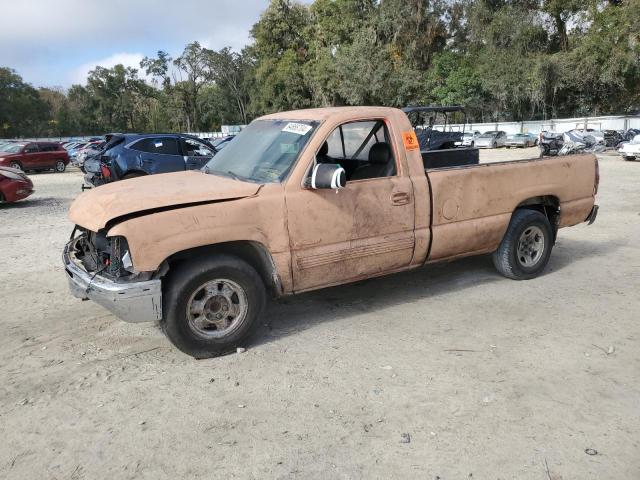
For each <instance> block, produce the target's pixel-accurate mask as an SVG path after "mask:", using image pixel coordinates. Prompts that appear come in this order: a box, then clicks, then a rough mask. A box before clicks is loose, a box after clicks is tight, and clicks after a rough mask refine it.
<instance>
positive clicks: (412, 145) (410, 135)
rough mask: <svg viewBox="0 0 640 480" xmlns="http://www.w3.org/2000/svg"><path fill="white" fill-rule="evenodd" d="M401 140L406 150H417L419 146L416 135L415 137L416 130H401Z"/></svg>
mask: <svg viewBox="0 0 640 480" xmlns="http://www.w3.org/2000/svg"><path fill="white" fill-rule="evenodd" d="M402 142H403V143H404V148H406V149H407V150H418V149H419V148H420V144H419V143H418V137H416V132H414V131H413V130H412V131H411V132H402Z"/></svg>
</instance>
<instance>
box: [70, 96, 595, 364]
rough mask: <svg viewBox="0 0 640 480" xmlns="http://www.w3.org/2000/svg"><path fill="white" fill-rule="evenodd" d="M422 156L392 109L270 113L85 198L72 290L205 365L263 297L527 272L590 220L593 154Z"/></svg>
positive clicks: (230, 344) (235, 342)
mask: <svg viewBox="0 0 640 480" xmlns="http://www.w3.org/2000/svg"><path fill="white" fill-rule="evenodd" d="M427 153H428V152H425V157H426V156H427ZM476 153H477V152H476ZM452 158H459V155H455V156H453V157H452ZM424 162H426V160H423V155H422V154H421V152H420V149H419V146H418V142H417V141H416V136H415V132H414V130H413V128H412V126H411V123H410V121H409V119H408V118H407V116H406V114H405V113H403V112H402V111H401V110H397V109H393V108H382V107H343V108H326V109H313V110H300V111H292V112H283V113H277V114H274V115H268V116H264V117H262V118H259V119H257V120H255V121H254V122H252V123H251V124H250V125H249V126H248V127H247V128H246V129H245V130H244V131H243V132H242V133H241V134H240V135H239V136H238V137H237V138H236V139H235V140H234V141H233V142H231V143H230V144H229V145H228V146H227V147H226V148H225V149H224V150H222V151H221V152H220V153H219V154H218V155H216V157H214V158H213V159H212V160H211V161H210V162H209V163H208V164H207V165H206V167H205V168H204V169H203V170H202V171H187V172H179V173H169V174H162V175H155V176H149V177H143V178H136V179H132V180H126V181H121V182H117V183H113V184H109V185H104V186H101V187H98V188H95V189H93V190H90V191H88V192H85V193H82V194H81V195H80V196H79V197H78V199H77V200H76V201H75V202H74V203H73V204H72V206H71V209H70V213H69V216H70V218H71V220H72V221H73V223H74V224H76V225H77V226H76V228H75V229H74V233H73V234H72V237H71V240H70V242H69V243H68V244H67V245H66V247H65V249H64V254H63V259H64V264H65V268H66V272H67V276H68V280H69V284H70V286H71V290H72V292H73V293H74V294H75V295H76V296H77V297H79V298H83V299H85V298H89V299H92V300H94V301H96V302H97V303H99V304H100V305H102V306H104V307H106V308H107V309H109V310H111V311H112V312H113V313H114V314H115V315H117V316H118V317H120V318H121V319H123V320H125V321H129V322H143V321H156V320H157V321H160V323H161V325H162V327H163V329H164V331H165V332H166V334H167V336H168V337H169V339H170V340H171V341H172V342H173V343H174V344H175V345H176V346H177V347H178V348H179V349H181V350H182V351H184V352H186V353H188V354H190V355H192V356H194V357H198V358H202V357H208V356H213V355H217V354H220V353H223V352H226V351H229V350H231V349H234V348H235V347H236V346H239V345H242V343H243V342H244V341H245V340H246V338H247V337H248V336H249V335H250V334H251V332H252V331H253V330H254V329H255V327H256V325H257V324H258V319H259V317H260V315H261V313H262V311H263V308H264V306H265V302H266V299H267V297H268V296H269V295H270V296H272V297H279V296H283V295H290V294H294V293H299V292H304V291H308V290H314V289H319V288H323V287H328V286H331V285H339V284H344V283H349V282H354V281H357V280H362V279H365V278H370V277H376V276H380V275H386V274H389V273H393V272H400V271H403V270H408V269H411V268H416V267H422V266H424V265H425V264H430V263H432V262H439V261H443V260H451V259H454V258H459V257H464V256H468V255H478V254H486V253H493V261H494V263H495V266H496V268H497V269H498V271H499V272H500V273H502V274H503V275H504V276H506V277H509V278H512V279H516V280H520V279H529V278H532V277H535V276H537V275H539V274H540V273H541V272H542V271H543V270H544V268H545V266H546V264H547V261H548V260H549V255H550V254H551V249H552V247H553V244H554V241H555V238H556V233H557V230H558V228H562V227H568V226H571V225H576V224H578V223H581V222H585V221H587V222H593V220H594V219H595V216H596V213H597V206H595V205H594V198H595V195H596V193H597V189H598V181H599V178H598V163H597V160H596V158H595V157H594V156H593V155H573V156H565V157H553V158H535V159H530V160H520V161H512V162H503V163H488V164H476V165H462V166H456V165H455V162H454V163H451V164H450V165H445V166H444V167H440V168H435V169H427V170H425V168H424V165H425V163H424ZM440 163H441V162H440ZM522 288H527V287H526V286H524V285H523V286H522Z"/></svg>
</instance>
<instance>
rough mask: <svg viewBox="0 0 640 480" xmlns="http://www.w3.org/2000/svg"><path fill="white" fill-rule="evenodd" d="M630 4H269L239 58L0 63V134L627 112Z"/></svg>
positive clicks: (363, 0) (197, 52)
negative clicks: (331, 110)
mask: <svg viewBox="0 0 640 480" xmlns="http://www.w3.org/2000/svg"><path fill="white" fill-rule="evenodd" d="M638 12H640V0H608V1H604V0H315V1H314V2H313V3H312V4H310V5H303V4H300V3H297V2H295V1H293V0H271V2H270V4H269V6H268V7H267V9H266V10H265V11H264V12H263V13H262V15H261V16H260V19H259V21H258V22H257V23H256V24H255V25H254V26H253V28H252V29H251V37H252V42H251V43H250V44H249V45H248V46H246V47H245V48H244V49H243V50H242V51H240V52H235V51H232V50H231V49H230V48H228V47H227V48H223V49H221V50H219V51H214V50H211V49H208V48H205V47H203V46H202V45H200V44H199V43H198V42H193V43H190V44H188V45H186V47H185V48H184V50H183V52H182V53H181V54H180V55H179V56H176V57H175V58H173V57H171V56H170V55H169V54H168V53H167V52H164V51H159V52H157V55H156V56H154V57H146V58H144V59H143V60H142V62H141V63H140V66H139V68H131V67H125V66H123V65H116V66H115V67H113V68H105V67H100V66H98V67H96V68H95V69H94V70H92V71H91V72H89V74H88V77H87V80H86V84H85V85H73V86H71V87H70V88H69V89H68V90H65V89H62V88H44V87H42V88H34V87H32V86H31V85H29V84H27V83H25V82H24V81H23V80H22V78H21V77H20V76H19V75H18V73H16V72H15V71H14V70H12V69H10V68H0V138H2V137H18V136H63V135H78V134H99V133H104V132H109V131H113V132H116V131H117V132H124V131H140V132H145V131H212V130H217V129H219V127H220V125H223V124H245V123H247V122H249V121H251V119H253V118H255V117H257V116H259V115H262V114H264V113H269V112H273V111H279V110H287V109H296V108H305V107H318V106H336V105H388V106H396V107H402V106H406V105H409V104H436V105H450V104H461V105H464V106H466V107H467V113H468V114H469V116H470V118H471V119H472V120H473V121H475V122H481V121H509V120H514V121H520V120H527V119H546V118H553V117H562V116H583V115H604V114H623V113H633V112H637V111H638V109H639V108H640V22H639V21H638Z"/></svg>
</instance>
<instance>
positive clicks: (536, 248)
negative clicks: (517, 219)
mask: <svg viewBox="0 0 640 480" xmlns="http://www.w3.org/2000/svg"><path fill="white" fill-rule="evenodd" d="M543 253H544V232H543V231H542V229H541V228H540V227H536V226H530V227H527V228H525V230H524V232H522V234H521V235H520V239H519V240H518V254H517V255H518V262H520V265H522V266H524V267H527V268H531V267H534V266H535V265H536V264H537V263H538V262H539V261H540V259H541V258H542V254H543Z"/></svg>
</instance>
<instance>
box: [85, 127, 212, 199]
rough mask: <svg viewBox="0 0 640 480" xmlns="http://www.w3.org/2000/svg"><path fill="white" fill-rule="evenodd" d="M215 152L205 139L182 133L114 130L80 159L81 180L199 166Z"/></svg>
mask: <svg viewBox="0 0 640 480" xmlns="http://www.w3.org/2000/svg"><path fill="white" fill-rule="evenodd" d="M215 154H216V149H215V148H214V147H213V146H212V145H211V144H210V143H208V142H206V141H204V140H201V139H200V138H198V137H194V136H191V135H186V134H177V133H169V134H132V133H127V134H114V135H111V136H110V137H109V138H107V143H106V145H105V146H104V147H103V148H102V150H101V151H100V152H99V154H97V155H93V156H91V157H89V158H87V159H86V160H85V161H84V171H85V172H86V174H85V182H86V183H88V184H90V185H93V186H99V185H103V184H105V183H111V182H115V181H118V180H128V179H131V178H136V177H141V176H145V175H154V174H158V173H170V172H180V171H184V170H199V169H200V168H202V167H203V166H204V165H205V164H206V163H207V162H208V161H209V160H211V159H212V158H213V156H214V155H215Z"/></svg>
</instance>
